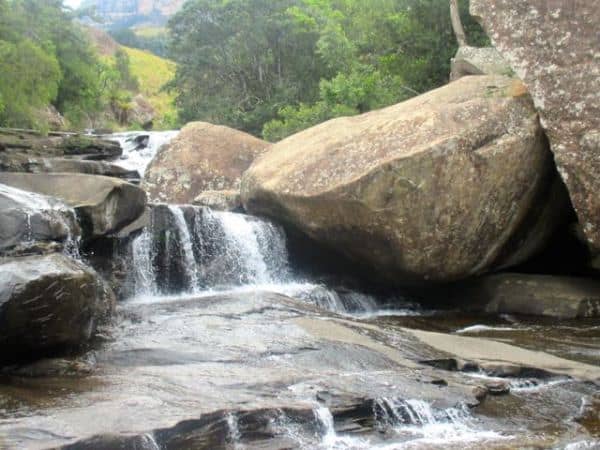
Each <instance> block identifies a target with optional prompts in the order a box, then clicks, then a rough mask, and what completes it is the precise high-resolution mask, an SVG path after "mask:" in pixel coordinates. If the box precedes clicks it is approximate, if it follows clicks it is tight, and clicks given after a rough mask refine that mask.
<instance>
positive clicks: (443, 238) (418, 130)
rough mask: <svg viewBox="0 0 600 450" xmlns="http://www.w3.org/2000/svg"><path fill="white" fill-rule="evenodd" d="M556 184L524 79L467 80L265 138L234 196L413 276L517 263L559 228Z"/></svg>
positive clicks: (389, 271)
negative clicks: (270, 142)
mask: <svg viewBox="0 0 600 450" xmlns="http://www.w3.org/2000/svg"><path fill="white" fill-rule="evenodd" d="M561 189H562V187H561V185H560V182H559V180H558V177H557V176H556V175H555V169H554V165H553V163H552V157H551V154H550V152H549V151H548V148H547V143H546V141H545V138H544V136H543V133H542V130H541V128H540V126H539V123H538V118H537V115H536V113H535V110H534V108H533V104H532V103H531V100H530V98H529V96H528V95H527V94H526V93H525V91H524V89H523V86H522V84H520V82H518V81H511V80H510V79H508V78H505V77H502V76H473V77H464V78H461V79H460V80H458V81H455V82H453V83H451V84H449V85H447V86H445V87H443V88H440V89H437V90H435V91H432V92H429V93H427V94H424V95H421V96H419V97H416V98H413V99H411V100H409V101H407V102H404V103H401V104H398V105H395V106H392V107H389V108H386V109H383V110H380V111H373V112H370V113H367V114H364V115H361V116H356V117H350V118H340V119H335V120H332V121H329V122H326V123H324V124H321V125H319V126H316V127H314V128H311V129H309V130H306V131H304V132H301V133H298V134H296V135H294V136H291V137H289V138H287V139H285V140H283V141H281V142H279V143H277V144H275V145H274V146H273V147H272V148H271V150H269V151H268V152H267V153H266V154H265V155H263V156H262V157H260V158H259V159H258V160H257V161H256V162H255V163H254V164H253V165H252V167H251V168H250V169H249V170H248V171H247V172H246V174H245V175H244V180H243V183H242V200H243V202H244V206H245V207H246V209H247V210H248V211H249V212H252V213H257V214H264V215H267V216H270V217H273V218H275V219H278V220H280V221H282V222H283V223H286V224H288V225H289V226H291V227H294V228H297V229H300V230H301V231H303V232H304V233H306V234H307V235H309V236H310V237H312V238H313V239H315V240H316V241H318V242H321V243H322V244H325V245H327V246H330V247H332V248H334V249H336V250H338V251H339V252H341V253H343V254H345V255H347V256H348V257H350V258H352V259H353V260H355V261H357V262H360V263H365V264H367V265H369V266H370V267H371V268H373V269H374V270H375V271H376V272H377V274H378V275H379V276H383V277H385V278H387V279H388V280H390V281H392V282H395V283H421V282H424V281H426V280H437V281H448V280H457V279H461V278H465V277H468V276H471V275H474V274H478V273H483V272H486V271H490V270H492V269H497V268H500V267H506V266H510V265H513V264H516V263H518V262H521V261H523V260H525V259H527V258H528V257H529V256H530V255H532V253H534V252H536V251H537V250H538V249H539V248H540V247H541V246H542V245H543V244H544V242H545V241H546V238H547V237H548V235H549V233H551V232H552V230H553V229H554V227H555V224H556V223H557V218H556V214H557V212H558V213H560V211H561V209H562V208H563V205H564V201H565V200H564V197H562V196H561V192H562V191H561Z"/></svg>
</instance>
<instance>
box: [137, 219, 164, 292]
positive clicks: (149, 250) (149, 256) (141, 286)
mask: <svg viewBox="0 0 600 450" xmlns="http://www.w3.org/2000/svg"><path fill="white" fill-rule="evenodd" d="M152 238H153V236H152V227H146V228H145V229H144V231H142V233H141V234H140V235H139V236H138V237H137V238H135V240H134V241H133V243H132V251H131V256H132V263H133V264H132V267H133V272H132V274H133V285H134V289H135V293H136V294H137V295H156V294H157V293H158V288H157V286H156V271H155V270H154V265H153V256H154V255H153V254H154V251H153V241H152Z"/></svg>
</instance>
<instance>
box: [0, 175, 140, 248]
mask: <svg viewBox="0 0 600 450" xmlns="http://www.w3.org/2000/svg"><path fill="white" fill-rule="evenodd" d="M0 183H2V184H6V185H8V186H12V187H15V188H18V189H22V190H25V191H31V192H35V193H38V194H43V195H48V196H52V197H56V198H59V199H60V200H62V201H64V202H65V203H66V204H68V205H69V206H71V207H72V208H74V209H75V211H77V213H78V215H79V219H80V223H81V227H82V230H83V233H84V238H86V239H87V238H95V237H98V236H105V235H108V234H112V233H116V232H118V231H119V230H121V229H122V228H124V227H125V226H127V225H129V224H130V223H132V222H133V221H135V220H136V219H137V218H139V217H140V216H141V215H142V214H143V213H144V209H145V207H146V194H145V193H144V191H142V190H141V189H140V188H139V187H137V186H134V185H133V184H131V183H127V182H125V181H121V180H118V179H116V178H109V177H103V176H96V175H82V174H73V173H45V174H37V173H36V174H33V173H14V172H3V173H0Z"/></svg>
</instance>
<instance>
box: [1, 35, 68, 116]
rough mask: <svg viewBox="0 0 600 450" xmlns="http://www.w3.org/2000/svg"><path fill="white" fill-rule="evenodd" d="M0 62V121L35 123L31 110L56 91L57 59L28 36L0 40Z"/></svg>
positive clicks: (43, 102) (57, 86)
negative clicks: (18, 40)
mask: <svg viewBox="0 0 600 450" xmlns="http://www.w3.org/2000/svg"><path fill="white" fill-rule="evenodd" d="M0 61H2V70H0V99H1V100H2V104H3V107H2V108H1V109H0V123H3V124H4V125H8V126H35V125H36V123H35V110H36V109H39V108H43V107H45V106H47V105H49V104H50V102H51V101H52V100H54V98H56V95H57V93H58V89H59V85H60V81H61V72H60V67H59V64H58V61H57V60H56V58H55V57H54V56H53V55H51V54H48V53H46V52H45V51H44V50H42V49H41V48H40V47H38V46H36V45H35V44H34V43H33V42H32V41H31V40H29V39H25V40H22V41H20V42H17V43H11V42H6V41H0Z"/></svg>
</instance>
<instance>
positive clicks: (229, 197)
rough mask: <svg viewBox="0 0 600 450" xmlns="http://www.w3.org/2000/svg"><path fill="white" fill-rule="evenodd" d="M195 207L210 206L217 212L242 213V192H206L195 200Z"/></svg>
mask: <svg viewBox="0 0 600 450" xmlns="http://www.w3.org/2000/svg"><path fill="white" fill-rule="evenodd" d="M193 204H194V205H197V206H208V207H209V208H210V209H213V210H215V211H241V210H243V209H244V207H243V206H242V197H241V196H240V191H236V190H231V191H204V192H202V193H201V194H200V195H199V196H198V197H196V198H195V199H194V202H193Z"/></svg>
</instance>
